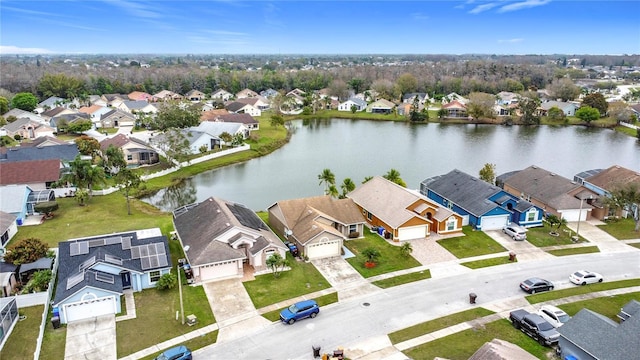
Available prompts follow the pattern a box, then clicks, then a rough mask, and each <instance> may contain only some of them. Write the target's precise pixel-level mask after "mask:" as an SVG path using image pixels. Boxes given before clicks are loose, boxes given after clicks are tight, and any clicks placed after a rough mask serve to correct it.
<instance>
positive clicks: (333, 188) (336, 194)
mask: <svg viewBox="0 0 640 360" xmlns="http://www.w3.org/2000/svg"><path fill="white" fill-rule="evenodd" d="M326 195H329V196H331V197H332V198H338V197H340V192H339V191H338V187H337V186H336V185H335V184H331V185H329V188H328V189H327V193H326Z"/></svg>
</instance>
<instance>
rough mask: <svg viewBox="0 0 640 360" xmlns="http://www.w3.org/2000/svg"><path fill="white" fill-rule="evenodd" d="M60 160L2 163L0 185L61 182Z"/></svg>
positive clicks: (0, 166)
mask: <svg viewBox="0 0 640 360" xmlns="http://www.w3.org/2000/svg"><path fill="white" fill-rule="evenodd" d="M60 168H61V164H60V160H58V159H49V160H33V161H12V162H5V161H2V162H0V185H10V184H29V183H45V182H53V181H58V180H60Z"/></svg>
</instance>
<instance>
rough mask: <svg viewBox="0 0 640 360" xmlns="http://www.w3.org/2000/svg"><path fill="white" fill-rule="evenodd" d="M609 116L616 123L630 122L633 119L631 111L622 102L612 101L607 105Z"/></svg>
mask: <svg viewBox="0 0 640 360" xmlns="http://www.w3.org/2000/svg"><path fill="white" fill-rule="evenodd" d="M608 112H609V116H611V117H612V118H614V119H616V122H617V123H621V122H631V120H632V119H633V111H631V109H630V108H629V105H627V104H626V103H625V102H623V101H614V102H612V103H610V104H609V109H608Z"/></svg>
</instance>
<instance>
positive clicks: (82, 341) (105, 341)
mask: <svg viewBox="0 0 640 360" xmlns="http://www.w3.org/2000/svg"><path fill="white" fill-rule="evenodd" d="M117 358H118V353H117V348H116V317H115V315H103V316H98V317H94V318H91V319H86V320H80V321H74V322H71V323H69V324H67V341H66V347H65V350H64V359H65V360H105V359H106V360H116V359H117Z"/></svg>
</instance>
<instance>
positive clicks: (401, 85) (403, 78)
mask: <svg viewBox="0 0 640 360" xmlns="http://www.w3.org/2000/svg"><path fill="white" fill-rule="evenodd" d="M417 88H418V80H416V78H415V76H413V75H412V74H410V73H404V74H402V75H400V76H399V77H398V80H396V89H397V91H398V92H399V96H400V99H402V97H403V96H404V94H406V93H409V92H413V91H416V89H417Z"/></svg>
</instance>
